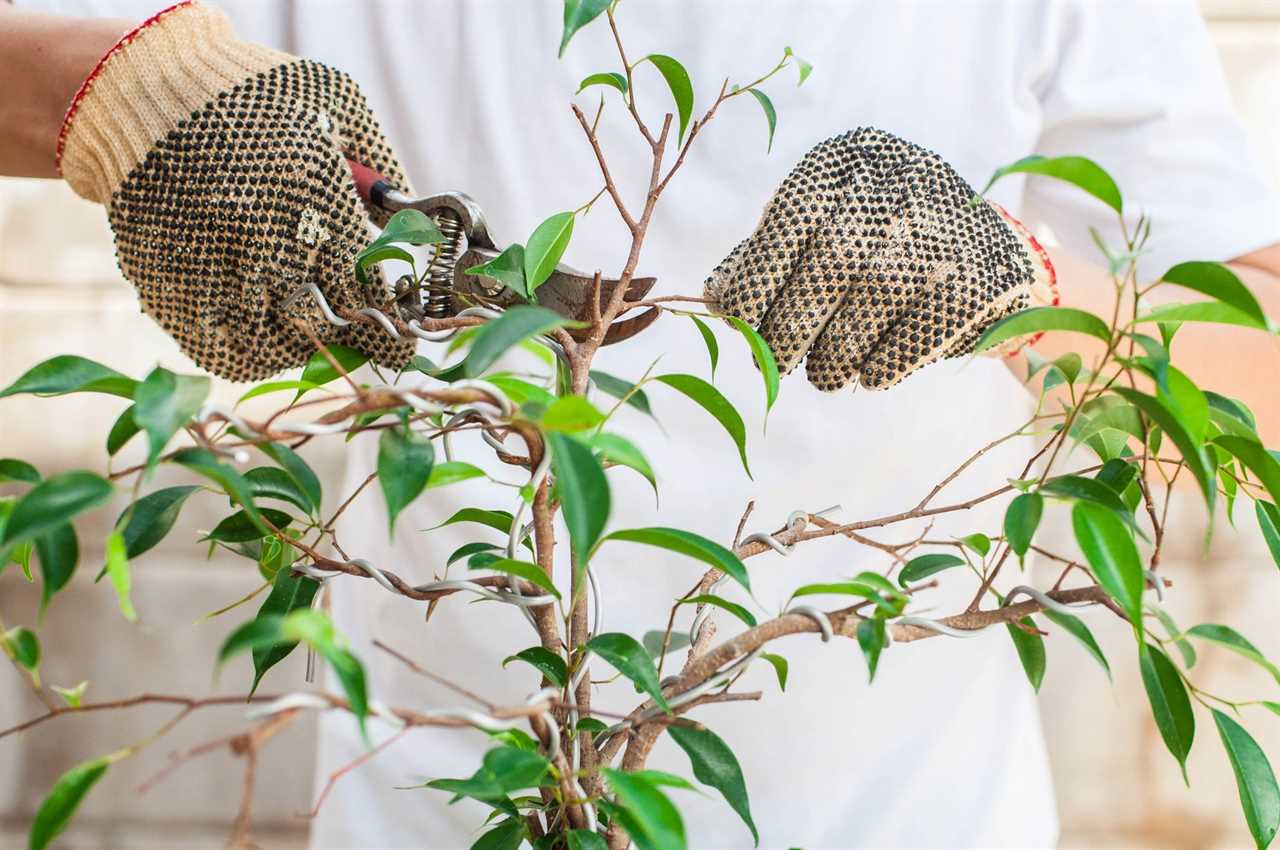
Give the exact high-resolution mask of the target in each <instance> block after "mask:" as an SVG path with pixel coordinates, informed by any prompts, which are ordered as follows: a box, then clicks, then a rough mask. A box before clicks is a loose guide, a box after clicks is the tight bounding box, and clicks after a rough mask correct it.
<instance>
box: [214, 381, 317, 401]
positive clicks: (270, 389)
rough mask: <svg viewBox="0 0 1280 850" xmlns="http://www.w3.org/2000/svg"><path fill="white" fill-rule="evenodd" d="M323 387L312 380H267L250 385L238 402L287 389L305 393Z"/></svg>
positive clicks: (300, 393)
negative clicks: (253, 385)
mask: <svg viewBox="0 0 1280 850" xmlns="http://www.w3.org/2000/svg"><path fill="white" fill-rule="evenodd" d="M322 389H324V388H323V387H322V386H320V385H319V384H313V383H311V382H310V381H266V382H264V383H261V384H258V385H257V386H256V387H250V388H249V389H248V390H245V393H244V395H242V396H240V398H238V399H236V404H237V405H240V404H243V403H245V402H246V401H248V400H249V399H251V398H257V397H258V396H263V395H270V394H271V393H280V392H284V391H286V390H297V391H298V394H299V395H302V394H303V393H306V392H310V391H311V390H322ZM325 392H328V390H325Z"/></svg>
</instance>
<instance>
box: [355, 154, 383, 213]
mask: <svg viewBox="0 0 1280 850" xmlns="http://www.w3.org/2000/svg"><path fill="white" fill-rule="evenodd" d="M347 167H348V168H350V169H351V177H352V179H353V180H355V182H356V191H357V192H358V193H360V200H362V201H364V202H365V203H366V204H369V205H370V206H374V207H377V208H378V209H386V207H385V206H383V203H382V200H383V198H384V197H385V196H386V193H387V190H388V189H394V188H395V187H394V186H392V185H391V184H390V183H389V182H387V178H385V177H383V176H382V175H381V174H379V173H378V172H376V171H374V170H373V169H372V168H370V167H369V166H367V165H364V164H362V163H359V162H356V161H355V160H354V159H349V160H347Z"/></svg>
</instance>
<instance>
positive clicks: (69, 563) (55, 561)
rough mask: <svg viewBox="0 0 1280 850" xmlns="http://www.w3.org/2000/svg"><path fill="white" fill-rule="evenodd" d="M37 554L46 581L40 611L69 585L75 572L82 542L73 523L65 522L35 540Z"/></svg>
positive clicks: (42, 575)
mask: <svg viewBox="0 0 1280 850" xmlns="http://www.w3.org/2000/svg"><path fill="white" fill-rule="evenodd" d="M35 545H36V555H37V556H39V558H40V576H41V578H42V579H43V581H44V586H43V588H42V589H41V595H40V613H41V615H43V614H44V611H45V609H47V608H48V607H49V600H51V599H52V598H53V595H54V594H55V593H57V592H58V591H59V590H61V589H62V588H64V587H66V586H67V582H69V581H71V576H72V575H74V574H75V571H76V563H77V562H78V561H79V560H80V544H79V541H77V540H76V530H75V527H74V526H72V525H71V523H69V522H68V523H63V524H62V525H59V526H57V527H55V528H53V529H52V530H50V531H47V532H45V533H44V534H42V535H40V536H39V537H37V538H36V540H35Z"/></svg>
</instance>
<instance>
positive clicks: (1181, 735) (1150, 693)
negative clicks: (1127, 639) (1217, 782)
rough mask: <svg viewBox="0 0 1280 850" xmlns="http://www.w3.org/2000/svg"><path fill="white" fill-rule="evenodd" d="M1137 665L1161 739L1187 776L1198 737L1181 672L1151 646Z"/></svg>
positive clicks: (1142, 652)
mask: <svg viewBox="0 0 1280 850" xmlns="http://www.w3.org/2000/svg"><path fill="white" fill-rule="evenodd" d="M1138 663H1139V666H1140V668H1141V670H1142V684H1143V686H1144V687H1145V688H1146V690H1147V699H1148V701H1149V702H1150V703H1151V712H1152V714H1154V715H1155V719H1156V727H1157V728H1158V729H1159V730H1160V737H1161V738H1163V739H1164V743H1165V746H1166V747H1168V748H1169V752H1171V753H1173V757H1174V758H1175V759H1177V760H1178V766H1179V767H1181V768H1182V778H1183V780H1184V781H1185V780H1186V777H1187V754H1188V753H1190V752H1191V742H1192V741H1193V740H1194V739H1195V735H1196V717H1195V715H1194V714H1193V713H1192V711H1191V700H1190V699H1189V698H1188V697H1187V689H1186V687H1185V686H1184V685H1183V684H1182V678H1181V677H1180V676H1179V675H1178V669H1177V668H1176V667H1174V666H1173V662H1172V661H1170V660H1169V656H1167V655H1165V654H1164V653H1163V652H1161V651H1160V648H1159V647H1157V646H1155V645H1153V644H1149V643H1144V644H1142V646H1141V648H1140V649H1139V651H1138Z"/></svg>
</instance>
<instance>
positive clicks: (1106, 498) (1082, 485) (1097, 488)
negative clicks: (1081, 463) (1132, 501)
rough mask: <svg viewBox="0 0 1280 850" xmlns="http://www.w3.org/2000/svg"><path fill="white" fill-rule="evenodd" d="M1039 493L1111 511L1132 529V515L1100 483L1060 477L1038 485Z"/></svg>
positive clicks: (1077, 476) (1113, 492)
mask: <svg viewBox="0 0 1280 850" xmlns="http://www.w3.org/2000/svg"><path fill="white" fill-rule="evenodd" d="M1040 492H1041V493H1045V494H1048V495H1050V496H1059V497H1062V498H1064V499H1072V500H1074V501H1077V502H1082V501H1083V502H1090V503H1092V504H1095V505H1100V506H1101V507H1104V508H1106V509H1107V510H1109V511H1113V512H1114V513H1115V515H1116V517H1117V518H1118V519H1119V520H1120V521H1121V522H1123V523H1125V525H1128V526H1130V527H1133V525H1134V520H1133V514H1132V513H1130V511H1129V508H1128V506H1126V505H1125V503H1124V502H1122V501H1121V500H1120V494H1119V493H1117V492H1116V491H1115V490H1113V489H1111V488H1110V487H1108V486H1107V485H1106V484H1104V483H1103V482H1101V481H1098V480H1096V479H1093V478H1085V477H1084V476H1081V475H1060V476H1058V477H1057V478H1050V479H1049V480H1048V481H1046V482H1044V484H1042V485H1040Z"/></svg>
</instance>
